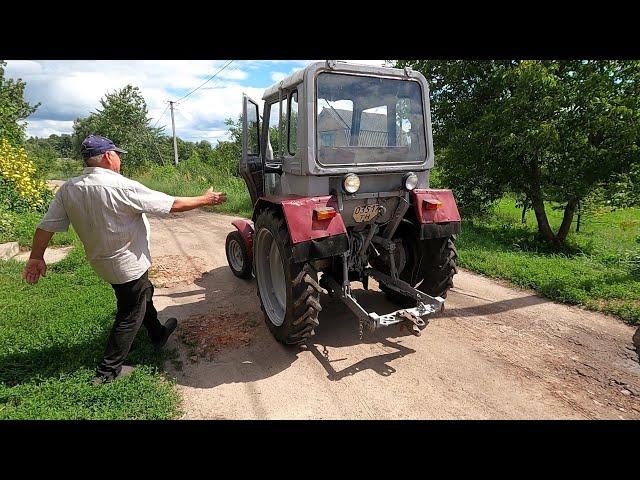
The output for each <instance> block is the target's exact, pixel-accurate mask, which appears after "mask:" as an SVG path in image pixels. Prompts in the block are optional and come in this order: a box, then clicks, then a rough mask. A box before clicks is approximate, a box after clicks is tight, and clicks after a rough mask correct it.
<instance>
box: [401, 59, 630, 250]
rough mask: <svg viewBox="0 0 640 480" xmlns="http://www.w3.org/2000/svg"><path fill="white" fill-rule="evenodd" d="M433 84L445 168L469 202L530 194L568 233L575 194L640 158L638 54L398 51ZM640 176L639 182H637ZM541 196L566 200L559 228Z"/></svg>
mask: <svg viewBox="0 0 640 480" xmlns="http://www.w3.org/2000/svg"><path fill="white" fill-rule="evenodd" d="M397 66H398V67H404V66H411V67H412V68H414V69H416V70H418V71H420V72H421V73H423V74H424V75H425V77H426V78H427V80H428V82H429V85H430V94H431V109H432V121H433V132H434V146H435V148H436V152H437V155H438V156H437V158H436V161H437V162H438V165H439V170H440V174H441V178H442V180H443V181H444V182H446V184H447V185H448V186H449V187H450V188H452V189H453V190H454V192H455V194H456V197H457V198H458V199H459V201H460V203H461V206H462V207H464V209H465V210H466V211H468V212H471V213H475V212H479V211H482V210H485V209H486V208H487V207H488V206H489V205H490V204H491V203H492V202H494V201H496V200H498V199H499V198H501V197H502V196H503V195H504V193H505V192H512V193H515V194H517V195H519V196H522V198H525V200H526V202H528V203H529V204H530V205H531V206H532V208H533V209H534V211H535V213H536V219H537V222H538V229H539V231H540V233H541V234H542V235H543V237H544V238H545V239H547V240H549V241H553V242H555V243H558V244H562V243H564V240H565V238H566V235H567V233H568V231H569V227H570V224H571V221H572V218H573V214H574V212H575V209H576V207H577V205H578V203H579V202H580V201H581V200H582V199H584V198H585V197H587V196H588V195H589V194H590V193H592V192H593V191H594V190H596V189H598V188H600V189H604V190H603V191H607V189H608V188H609V187H610V186H611V185H613V184H615V183H618V184H619V183H620V182H624V181H625V179H626V180H627V181H630V180H628V179H629V175H632V173H633V172H634V171H637V168H638V165H639V164H640V149H639V140H640V62H638V61H618V60H614V61H610V60H606V61H604V60H598V61H591V60H584V61H581V60H562V61H550V60H549V61H533V60H523V61H520V60H512V61H509V60H504V61H470V60H464V61H463V60H455V61H443V60H402V61H399V62H397ZM636 184H637V183H636ZM544 201H554V202H560V203H562V204H563V206H564V221H563V222H562V225H561V226H560V228H559V230H558V231H557V232H554V231H552V229H551V227H550V226H549V222H548V220H547V216H546V212H545V206H544Z"/></svg>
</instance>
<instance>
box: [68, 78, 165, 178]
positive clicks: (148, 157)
mask: <svg viewBox="0 0 640 480" xmlns="http://www.w3.org/2000/svg"><path fill="white" fill-rule="evenodd" d="M100 105H101V107H102V108H100V109H98V110H97V111H96V112H94V113H91V114H90V115H89V116H88V117H85V118H78V119H76V120H75V121H74V123H73V131H74V135H73V140H74V151H75V152H76V155H79V153H78V152H79V151H80V144H81V143H82V141H83V140H84V139H85V138H86V137H87V136H88V135H91V134H94V135H102V136H104V137H108V138H109V139H110V140H112V141H113V142H114V143H115V144H116V145H118V146H119V147H121V148H123V149H124V150H126V151H127V152H128V153H127V154H125V155H126V157H125V159H126V161H123V168H125V169H127V168H132V167H136V166H139V165H143V164H144V163H146V162H151V161H153V162H155V163H160V161H161V160H160V159H161V158H167V157H166V153H167V152H166V151H165V155H164V157H163V156H162V153H161V152H160V148H159V145H163V144H164V143H167V142H163V141H162V140H161V131H162V129H161V128H154V127H152V126H150V120H149V118H148V116H147V115H148V111H147V104H146V102H145V100H144V98H143V96H142V94H141V93H140V89H139V88H138V87H134V86H131V85H127V86H126V87H124V88H122V89H120V90H117V91H115V92H112V93H107V94H106V95H105V96H104V97H103V98H102V99H101V100H100Z"/></svg>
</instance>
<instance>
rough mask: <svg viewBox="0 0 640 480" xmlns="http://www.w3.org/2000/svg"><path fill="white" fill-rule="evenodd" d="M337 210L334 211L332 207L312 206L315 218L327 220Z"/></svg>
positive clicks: (333, 215)
mask: <svg viewBox="0 0 640 480" xmlns="http://www.w3.org/2000/svg"><path fill="white" fill-rule="evenodd" d="M337 214H338V212H336V211H335V209H334V208H333V207H322V208H314V209H313V216H314V217H315V218H316V220H329V219H331V218H333V217H335V216H336V215H337Z"/></svg>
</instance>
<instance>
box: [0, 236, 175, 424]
mask: <svg viewBox="0 0 640 480" xmlns="http://www.w3.org/2000/svg"><path fill="white" fill-rule="evenodd" d="M56 235H57V234H56ZM54 238H55V235H54ZM75 243H76V245H77V246H76V248H75V249H74V250H73V251H72V253H71V254H70V255H69V256H68V257H67V258H66V259H64V260H63V261H61V262H59V263H57V264H53V265H51V266H50V267H49V269H48V273H47V277H45V278H42V279H40V281H39V282H38V284H36V285H33V286H32V285H28V284H26V283H25V282H24V281H22V279H21V276H20V275H21V272H22V268H23V265H24V264H22V263H19V262H15V261H0V419H168V418H174V417H175V416H177V415H178V413H179V412H178V402H179V398H178V394H177V392H176V391H175V389H174V386H173V385H172V384H171V382H168V381H166V380H164V379H163V378H162V377H161V375H160V373H159V369H160V368H161V366H162V363H163V361H164V360H165V359H166V358H167V357H168V356H170V355H171V353H169V354H167V353H165V352H158V351H156V350H155V349H153V347H152V346H151V343H150V341H149V340H148V338H147V336H146V333H144V332H140V334H139V335H138V337H137V338H136V341H135V342H134V347H133V351H132V352H131V353H130V354H129V357H128V362H130V363H131V364H133V365H136V366H137V368H136V371H135V372H134V374H133V375H132V376H131V377H129V378H123V379H119V380H117V381H115V382H112V383H109V384H105V385H101V386H97V387H93V386H92V385H91V384H90V379H91V377H92V376H93V374H94V371H95V367H96V365H97V363H98V362H99V361H100V359H101V357H102V354H103V352H104V348H105V345H106V341H107V336H108V334H109V331H110V329H111V326H112V324H113V318H114V314H115V296H114V294H113V290H112V288H111V286H110V285H109V284H107V283H105V282H104V281H102V280H101V279H100V278H99V277H98V276H97V275H96V274H95V273H94V272H93V270H92V269H91V268H90V266H89V265H88V263H87V262H86V260H85V258H84V251H83V249H82V245H81V244H79V243H78V242H75Z"/></svg>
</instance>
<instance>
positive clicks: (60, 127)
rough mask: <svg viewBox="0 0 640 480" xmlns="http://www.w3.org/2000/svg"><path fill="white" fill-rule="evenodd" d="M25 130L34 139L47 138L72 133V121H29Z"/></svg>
mask: <svg viewBox="0 0 640 480" xmlns="http://www.w3.org/2000/svg"><path fill="white" fill-rule="evenodd" d="M27 130H28V132H29V134H30V135H31V136H34V137H40V138H43V137H48V136H50V135H53V134H55V135H60V134H62V133H73V122H72V121H63V120H62V121H61V120H30V121H28V122H27Z"/></svg>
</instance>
